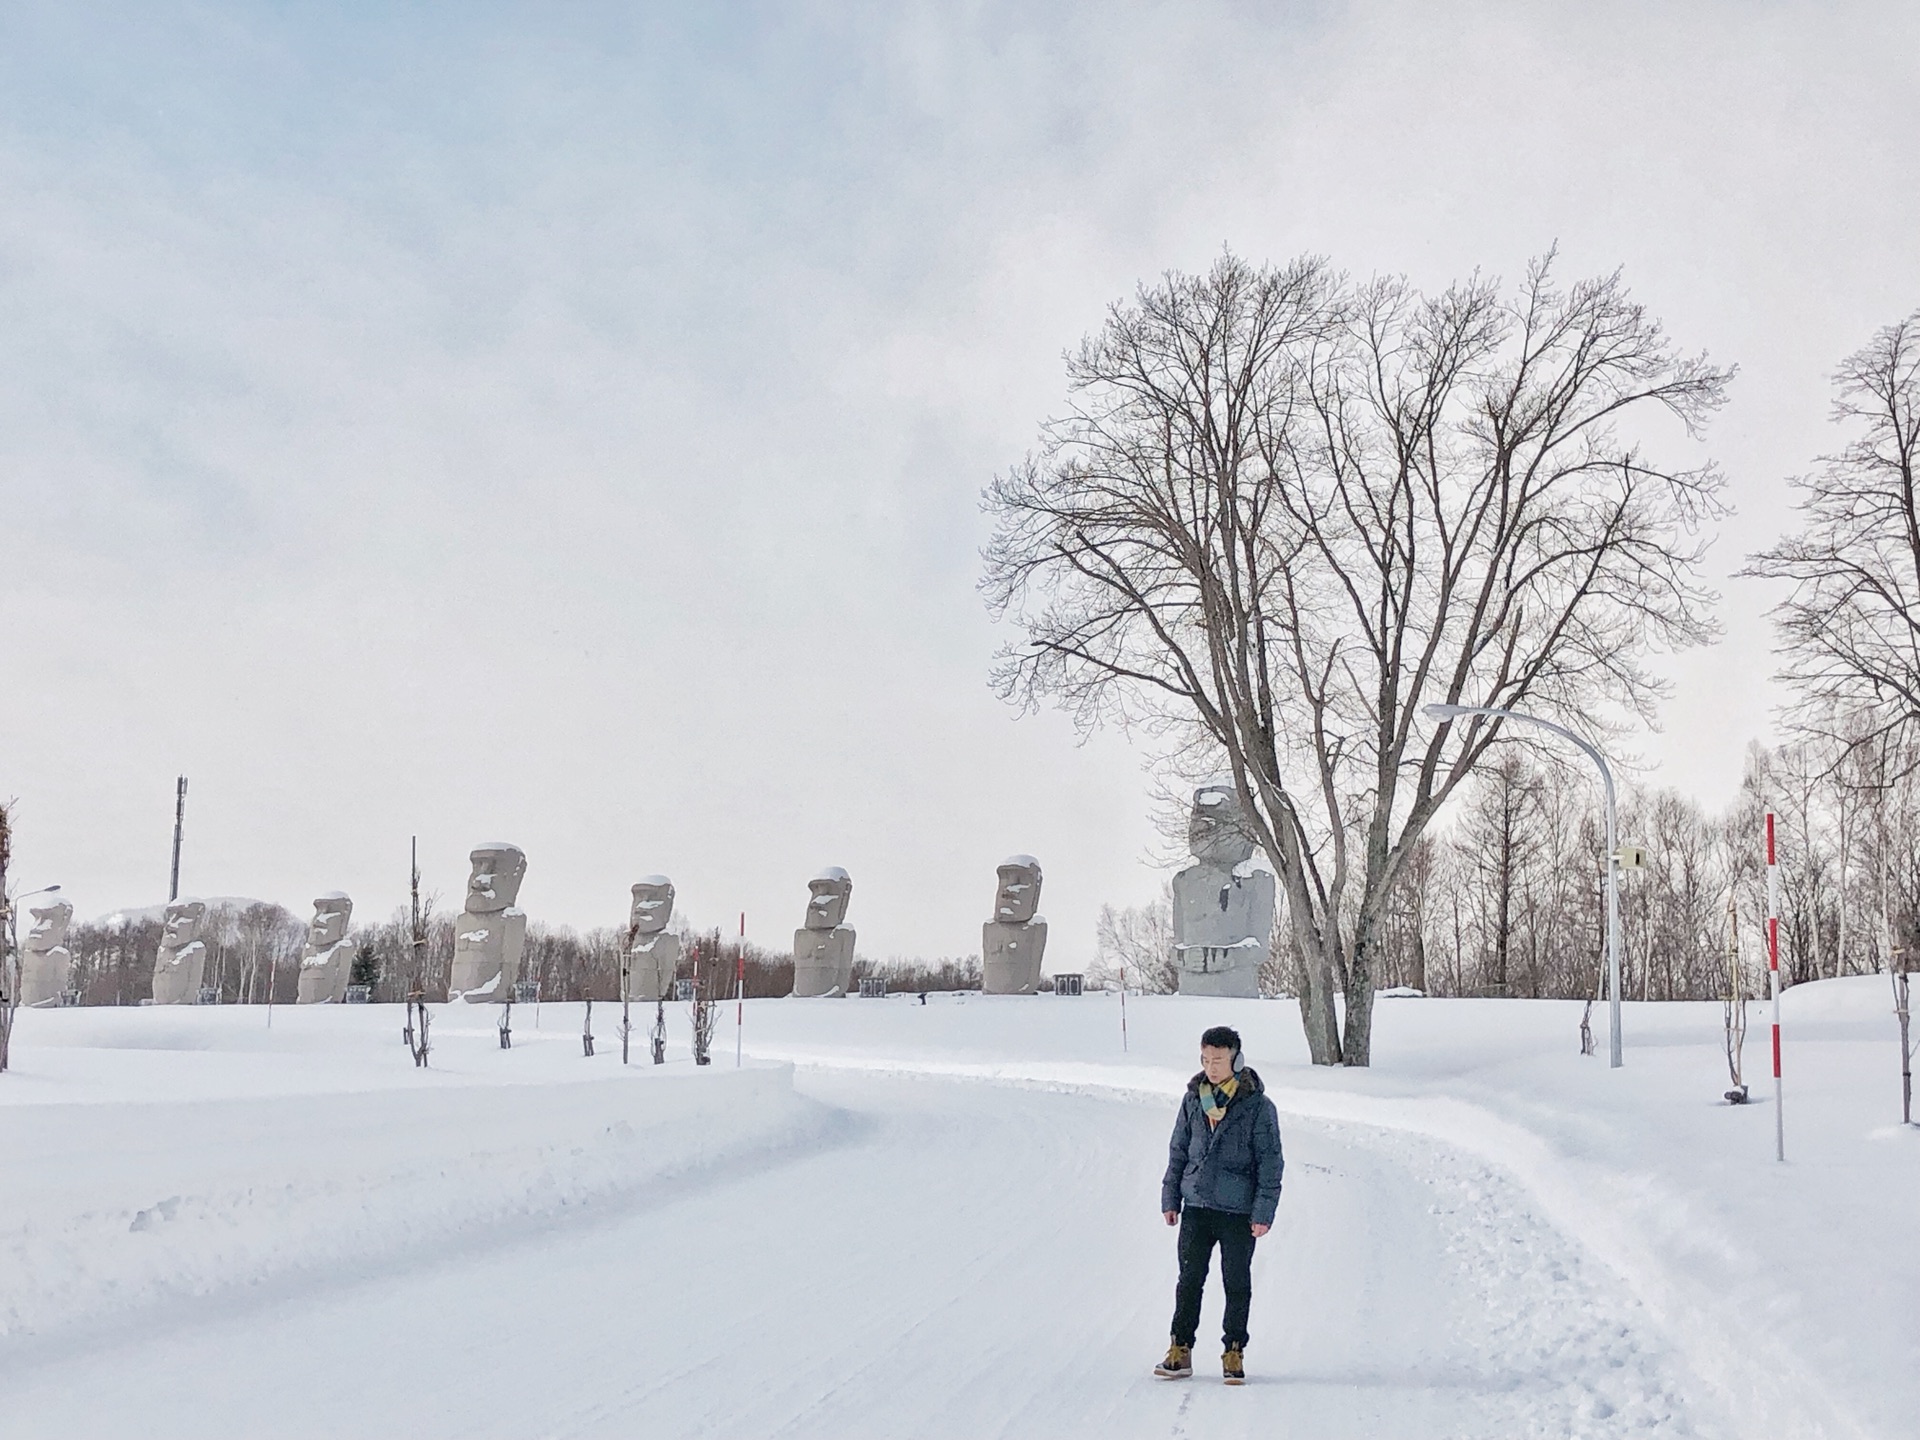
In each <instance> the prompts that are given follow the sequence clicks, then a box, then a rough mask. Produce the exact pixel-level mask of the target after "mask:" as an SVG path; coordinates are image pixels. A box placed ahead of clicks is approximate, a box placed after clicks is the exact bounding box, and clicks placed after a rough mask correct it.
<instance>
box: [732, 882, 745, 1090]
mask: <svg viewBox="0 0 1920 1440" xmlns="http://www.w3.org/2000/svg"><path fill="white" fill-rule="evenodd" d="M746 1028H747V912H746V911H744V910H742V911H741V912H740V955H739V958H737V959H736V960H735V961H734V962H733V1068H734V1069H736V1070H738V1069H739V1068H740V1037H741V1036H742V1035H743V1034H745V1033H746Z"/></svg>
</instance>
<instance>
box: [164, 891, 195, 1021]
mask: <svg viewBox="0 0 1920 1440" xmlns="http://www.w3.org/2000/svg"><path fill="white" fill-rule="evenodd" d="M206 919H207V902H206V901H204V900H175V901H173V902H172V903H171V904H169V905H168V906H167V918H166V928H165V929H164V930H162V931H161V932H160V953H159V954H158V955H156V956H154V958H153V1003H154V1004H156V1005H198V1004H199V1003H200V986H201V984H202V983H203V982H204V981H205V979H206V970H207V943H206V941H204V940H202V939H201V938H200V927H201V926H202V925H203V924H205V923H206Z"/></svg>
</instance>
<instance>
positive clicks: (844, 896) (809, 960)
mask: <svg viewBox="0 0 1920 1440" xmlns="http://www.w3.org/2000/svg"><path fill="white" fill-rule="evenodd" d="M807 889H808V890H809V891H811V892H812V894H811V898H809V899H808V901H807V923H806V924H805V925H804V926H802V927H801V928H800V929H798V930H796V931H794V932H793V993H794V994H795V995H797V996H799V997H801V998H802V999H805V998H806V997H808V996H811V995H845V994H846V993H847V991H848V990H849V989H851V988H852V986H853V927H852V926H851V925H843V924H841V923H840V922H841V921H843V920H845V919H846V918H847V902H848V901H849V900H851V899H852V898H853V878H852V877H851V876H850V875H848V874H847V872H846V871H844V870H842V869H841V868H840V867H839V866H838V865H829V866H828V867H827V868H826V869H824V870H822V871H821V872H820V873H819V874H818V875H816V876H814V877H813V879H811V880H809V881H808V882H807Z"/></svg>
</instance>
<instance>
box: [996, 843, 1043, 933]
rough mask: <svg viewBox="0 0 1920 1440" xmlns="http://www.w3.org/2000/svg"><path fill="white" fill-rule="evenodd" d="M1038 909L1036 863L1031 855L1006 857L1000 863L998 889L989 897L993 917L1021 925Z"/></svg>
mask: <svg viewBox="0 0 1920 1440" xmlns="http://www.w3.org/2000/svg"><path fill="white" fill-rule="evenodd" d="M1039 908H1040V862H1039V861H1038V860H1036V859H1034V858H1033V856H1031V855H1009V856H1008V857H1007V858H1006V859H1004V860H1002V861H1001V862H1000V888H999V890H998V891H997V892H996V893H995V895H994V897H993V918H994V919H995V920H998V921H1000V922H1001V923H1002V924H1005V925H1024V924H1026V923H1027V922H1028V921H1029V920H1031V919H1033V917H1034V912H1035V911H1037V910H1038V909H1039Z"/></svg>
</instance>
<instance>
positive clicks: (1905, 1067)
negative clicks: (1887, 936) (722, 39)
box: [1888, 950, 1913, 1125]
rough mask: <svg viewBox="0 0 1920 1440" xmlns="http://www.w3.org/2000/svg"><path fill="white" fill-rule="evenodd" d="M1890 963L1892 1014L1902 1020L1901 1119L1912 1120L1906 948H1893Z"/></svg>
mask: <svg viewBox="0 0 1920 1440" xmlns="http://www.w3.org/2000/svg"><path fill="white" fill-rule="evenodd" d="M1892 962H1893V963H1892V964H1891V965H1890V966H1889V967H1888V972H1889V976H1890V978H1891V979H1892V981H1893V1016H1894V1019H1896V1020H1898V1021H1899V1022H1900V1123H1901V1124H1902V1125H1911V1124H1912V1123H1913V1009H1912V1006H1911V1005H1910V1004H1909V1000H1908V988H1907V952H1906V951H1905V950H1896V951H1894V952H1893V957H1892Z"/></svg>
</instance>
